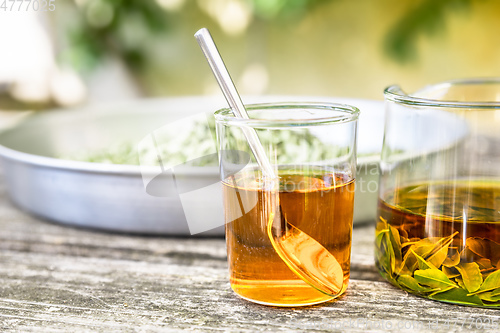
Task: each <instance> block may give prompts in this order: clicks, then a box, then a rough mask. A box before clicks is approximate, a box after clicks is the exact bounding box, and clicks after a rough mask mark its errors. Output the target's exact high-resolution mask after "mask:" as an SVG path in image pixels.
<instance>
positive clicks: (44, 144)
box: [0, 96, 384, 236]
mask: <svg viewBox="0 0 500 333" xmlns="http://www.w3.org/2000/svg"><path fill="white" fill-rule="evenodd" d="M244 101H245V102H246V103H256V102H272V101H275V102H279V101H281V102H283V101H287V102H288V101H315V102H318V101H319V102H321V101H325V102H335V103H345V104H351V105H354V106H356V107H358V108H359V109H360V110H361V116H360V123H359V132H358V133H359V136H358V155H359V158H358V174H357V183H358V186H357V188H356V199H355V214H354V221H355V223H360V222H364V221H369V220H372V219H373V218H375V213H376V200H377V190H378V185H377V184H378V172H377V163H378V158H379V152H380V148H381V145H382V138H383V125H384V109H383V102H381V101H370V100H361V99H347V98H332V97H297V96H266V97H244ZM225 106H226V103H225V101H224V100H223V99H222V98H208V97H183V98H165V99H148V100H136V101H127V102H121V103H114V104H108V105H100V106H89V107H83V108H79V109H74V110H54V111H48V112H41V113H37V114H34V115H33V116H31V117H28V118H27V119H26V120H25V121H23V122H22V123H20V124H19V125H17V126H15V127H14V128H11V129H9V130H6V131H4V132H2V133H0V156H1V158H2V164H3V168H4V175H5V178H6V184H7V190H8V192H9V194H10V196H11V198H12V200H13V201H14V202H15V203H16V204H17V205H18V206H19V207H21V208H22V209H24V210H26V211H28V212H30V213H32V214H35V215H37V216H40V217H42V218H45V219H48V220H51V221H55V222H58V223H62V224H66V225H72V226H79V227H87V228H95V229H102V230H108V231H117V232H128V233H141V234H162V235H190V231H189V228H188V225H187V223H186V218H185V216H184V212H183V209H182V205H181V203H180V202H179V200H178V199H174V198H160V197H153V196H150V195H149V194H147V193H146V191H145V188H144V183H143V179H142V176H141V170H140V167H139V166H134V165H115V164H101V163H88V162H79V161H70V160H62V159H59V158H57V157H58V156H62V155H68V154H71V153H74V152H75V151H79V150H92V149H96V150H102V149H103V148H106V147H108V146H109V145H111V144H113V143H116V142H139V141H140V140H141V139H142V138H144V137H145V136H146V135H148V134H149V133H151V132H152V131H154V130H156V129H158V128H160V127H161V126H162V125H163V124H165V123H169V122H172V121H174V120H178V119H183V118H185V117H188V116H190V115H194V114H197V113H201V112H207V111H215V110H217V109H219V108H222V107H225ZM143 171H144V170H143ZM151 172H154V171H153V170H152V171H151ZM186 172H189V179H190V180H192V181H193V182H201V181H203V182H207V180H209V181H213V182H214V183H215V182H217V181H218V179H219V178H218V177H219V175H218V170H217V168H215V167H198V168H193V169H192V170H188V171H186ZM153 176H154V174H153ZM211 200H222V195H221V194H220V193H213V195H212V196H211ZM209 204H210V202H209V201H207V202H205V203H203V202H200V203H199V206H198V207H196V209H197V210H198V211H201V212H204V211H207V212H209V211H210V209H209V207H208V205H209ZM205 219H206V220H207V223H208V224H210V225H214V224H215V225H216V224H220V225H222V224H223V223H222V221H219V219H220V216H214V215H213V214H212V215H210V214H205ZM222 234H223V228H222V227H219V228H216V229H212V230H210V231H207V232H204V233H202V234H201V235H205V236H207V235H222Z"/></svg>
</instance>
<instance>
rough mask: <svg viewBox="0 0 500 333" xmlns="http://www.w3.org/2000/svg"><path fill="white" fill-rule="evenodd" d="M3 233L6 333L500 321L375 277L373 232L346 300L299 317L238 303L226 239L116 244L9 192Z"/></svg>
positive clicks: (356, 241) (1, 315)
mask: <svg viewBox="0 0 500 333" xmlns="http://www.w3.org/2000/svg"><path fill="white" fill-rule="evenodd" d="M0 230H1V232H0V331H23V332H24V331H33V332H59V331H60V332H68V331H76V332H95V331H98V332H115V331H120V332H157V331H166V330H168V331H179V330H190V331H200V332H205V331H241V332H254V331H297V332H301V331H304V330H310V331H332V330H333V331H352V332H362V331H367V330H368V331H380V332H386V331H394V332H399V331H407V332H410V331H422V332H425V331H429V332H431V331H432V332H439V331H443V332H444V331H446V332H449V331H466V330H467V331H469V330H470V329H468V326H470V324H471V323H472V325H473V327H472V328H474V327H475V326H474V325H476V324H478V323H479V320H481V321H482V322H485V321H486V320H490V321H492V320H497V321H500V312H498V311H496V310H489V309H478V308H471V307H462V306H456V305H448V304H443V303H439V302H434V301H430V300H426V299H422V298H418V297H415V296H413V295H409V294H407V293H406V292H404V291H401V290H399V289H397V288H394V287H392V286H391V285H389V284H388V283H386V282H384V281H383V279H382V278H380V276H379V275H378V273H377V271H376V269H375V267H374V261H373V237H374V236H373V235H374V230H373V226H371V225H368V226H363V227H360V228H355V230H354V234H353V248H352V252H353V254H352V270H351V282H350V287H349V289H348V291H347V293H346V295H345V296H343V297H341V298H339V299H338V300H336V301H333V302H330V303H327V304H324V305H321V306H315V307H308V308H295V309H280V308H273V307H266V306H260V305H256V304H253V303H250V302H247V301H245V300H242V299H240V298H239V297H238V296H236V295H235V294H234V293H233V292H232V291H231V289H230V287H229V282H228V272H227V263H226V252H225V242H224V240H223V239H220V238H219V239H217V238H214V239H206V238H205V239H191V238H167V237H141V236H129V235H114V234H109V233H100V232H94V231H88V230H80V229H74V228H68V227H64V226H59V225H56V224H51V223H48V222H44V221H40V220H37V219H36V218H34V217H31V216H29V215H27V214H25V213H24V212H21V211H20V210H18V209H17V208H15V207H13V205H12V204H11V203H10V201H9V200H8V198H7V196H6V194H5V190H4V189H3V187H1V188H0ZM467 318H468V319H467ZM457 319H458V320H459V321H458V322H457V323H455V326H453V323H454V322H455V321H456V320H457ZM463 319H466V321H465V324H462V321H463ZM436 320H437V321H438V322H436ZM446 320H451V322H449V323H448V324H449V327H448V328H447V327H446V326H445V324H446ZM467 320H468V321H467ZM429 323H430V324H431V326H429ZM389 324H390V327H389ZM405 324H406V325H407V329H404V325H405ZM342 325H344V326H342ZM380 325H382V327H381V326H380ZM398 325H399V328H398ZM432 325H434V326H432ZM436 325H438V326H436ZM461 325H463V327H462V326H461ZM436 328H437V329H436ZM483 330H484V329H483Z"/></svg>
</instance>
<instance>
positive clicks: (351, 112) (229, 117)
mask: <svg viewBox="0 0 500 333" xmlns="http://www.w3.org/2000/svg"><path fill="white" fill-rule="evenodd" d="M245 108H246V109H247V111H249V112H251V111H265V110H283V111H285V110H295V109H297V110H298V109H307V110H310V111H314V110H321V111H335V113H336V115H333V114H332V116H326V117H325V116H324V115H321V116H316V117H315V116H314V115H312V117H311V118H300V119H263V118H250V119H243V118H237V117H235V116H234V114H233V112H232V110H231V109H230V108H224V109H220V110H217V111H216V112H215V113H214V116H215V120H216V121H217V122H219V123H223V124H225V125H232V126H245V127H254V128H260V127H290V126H293V127H305V126H315V125H325V124H338V123H347V122H351V121H355V120H357V119H358V117H359V113H360V111H359V109H358V108H357V107H355V106H352V105H347V104H339V103H327V102H278V103H258V104H246V105H245ZM338 112H341V113H342V114H338Z"/></svg>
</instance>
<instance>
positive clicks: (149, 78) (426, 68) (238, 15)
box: [52, 0, 500, 99]
mask: <svg viewBox="0 0 500 333" xmlns="http://www.w3.org/2000/svg"><path fill="white" fill-rule="evenodd" d="M58 6H59V7H58V8H57V11H56V12H55V15H54V16H53V17H52V25H53V26H54V29H53V31H54V32H55V41H56V51H57V52H56V54H57V59H58V62H59V63H61V64H64V65H70V66H71V67H73V68H75V69H76V70H77V71H78V72H79V73H80V74H81V75H82V76H83V77H84V78H89V77H91V76H92V75H93V74H92V73H93V72H94V71H96V69H98V68H99V67H100V66H103V64H105V63H107V62H109V61H114V62H120V63H121V64H123V68H125V70H126V71H127V72H128V74H130V75H129V77H130V78H131V81H132V82H133V84H134V85H135V86H136V87H137V88H138V89H139V91H140V92H141V94H142V95H144V96H172V95H199V94H210V93H218V90H217V87H216V83H215V80H214V79H213V77H212V74H211V73H210V71H209V68H208V66H207V64H206V62H205V60H204V58H203V56H202V54H201V52H200V50H199V48H198V45H197V44H196V41H195V39H194V38H193V34H194V32H195V31H196V30H198V29H199V28H201V27H207V28H209V29H210V30H211V32H212V35H213V37H214V39H215V40H216V42H217V44H218V46H219V50H220V51H221V53H222V55H223V57H224V59H225V62H226V65H227V66H228V68H229V70H230V71H231V73H232V75H233V79H234V81H235V82H236V84H237V85H238V86H239V88H240V92H241V93H243V94H295V95H326V96H347V97H361V98H374V99H382V91H383V89H384V88H385V87H386V86H388V85H390V84H393V83H398V84H400V85H401V86H402V87H403V88H405V89H406V90H408V91H412V90H415V89H417V88H419V87H421V86H423V85H425V84H430V83H435V82H438V81H442V80H448V79H454V78H461V77H480V76H500V61H498V60H499V59H500V34H499V33H498V32H499V31H500V19H499V18H500V1H495V0H415V1H401V0H358V1H349V0H288V1H286V0H197V1H195V0H142V1H134V0H75V1H74V2H73V1H66V2H60V3H58Z"/></svg>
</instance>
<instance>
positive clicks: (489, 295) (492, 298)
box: [477, 291, 500, 302]
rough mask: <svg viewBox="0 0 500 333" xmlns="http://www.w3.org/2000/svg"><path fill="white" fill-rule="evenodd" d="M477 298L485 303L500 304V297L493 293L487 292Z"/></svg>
mask: <svg viewBox="0 0 500 333" xmlns="http://www.w3.org/2000/svg"><path fill="white" fill-rule="evenodd" d="M477 296H478V297H479V298H480V299H482V300H483V301H488V302H498V301H500V295H498V294H497V295H494V294H493V291H485V292H484V293H479V294H477Z"/></svg>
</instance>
